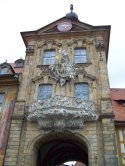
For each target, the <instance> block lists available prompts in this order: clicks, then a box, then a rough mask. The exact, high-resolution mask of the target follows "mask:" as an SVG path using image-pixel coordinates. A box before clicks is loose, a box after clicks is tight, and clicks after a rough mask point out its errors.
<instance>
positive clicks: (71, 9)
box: [70, 4, 73, 13]
mask: <svg viewBox="0 0 125 166" xmlns="http://www.w3.org/2000/svg"><path fill="white" fill-rule="evenodd" d="M70 11H71V13H72V12H73V4H71V5H70Z"/></svg>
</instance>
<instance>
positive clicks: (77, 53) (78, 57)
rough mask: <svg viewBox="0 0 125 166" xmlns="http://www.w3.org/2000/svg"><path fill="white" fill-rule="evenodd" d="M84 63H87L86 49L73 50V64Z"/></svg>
mask: <svg viewBox="0 0 125 166" xmlns="http://www.w3.org/2000/svg"><path fill="white" fill-rule="evenodd" d="M86 62H87V53H86V48H75V49H74V63H86Z"/></svg>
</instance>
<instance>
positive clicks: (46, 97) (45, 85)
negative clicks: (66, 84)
mask: <svg viewBox="0 0 125 166" xmlns="http://www.w3.org/2000/svg"><path fill="white" fill-rule="evenodd" d="M40 86H43V88H44V89H43V91H44V92H43V96H44V97H43V98H41V97H40V96H41V95H39V93H40V92H39V91H40ZM47 86H48V87H51V92H50V94H49V97H48V94H47V95H46V96H45V93H46V91H47V89H45V87H47ZM52 88H53V86H52V84H39V86H38V91H37V100H45V99H48V98H51V97H52ZM41 91H42V90H41ZM49 91H50V90H49Z"/></svg>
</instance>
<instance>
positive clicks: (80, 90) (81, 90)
mask: <svg viewBox="0 0 125 166" xmlns="http://www.w3.org/2000/svg"><path fill="white" fill-rule="evenodd" d="M74 93H75V97H77V98H81V99H85V100H88V99H89V87H88V84H87V83H77V84H75V89H74Z"/></svg>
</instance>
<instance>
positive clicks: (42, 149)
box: [26, 132, 92, 166]
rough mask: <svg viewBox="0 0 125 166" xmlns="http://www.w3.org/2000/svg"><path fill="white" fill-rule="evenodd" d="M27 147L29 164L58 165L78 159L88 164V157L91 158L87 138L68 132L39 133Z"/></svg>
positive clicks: (34, 165) (41, 165)
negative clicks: (42, 134)
mask: <svg viewBox="0 0 125 166" xmlns="http://www.w3.org/2000/svg"><path fill="white" fill-rule="evenodd" d="M29 149H30V150H29ZM29 149H27V150H28V153H29V151H30V153H32V154H31V155H30V157H31V158H29V162H30V164H31V166H59V165H61V164H62V163H64V162H67V161H80V162H82V163H84V164H85V165H86V166H88V165H89V163H88V161H89V158H92V156H91V155H92V153H91V152H92V149H91V147H90V145H89V143H88V140H87V139H86V138H85V137H82V136H80V135H79V134H78V135H77V134H74V133H69V132H63V133H50V134H46V135H44V136H41V135H40V136H38V137H36V138H35V139H34V140H33V141H32V143H31V144H30V146H29ZM31 161H32V162H31ZM26 164H27V165H28V163H26Z"/></svg>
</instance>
